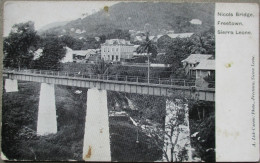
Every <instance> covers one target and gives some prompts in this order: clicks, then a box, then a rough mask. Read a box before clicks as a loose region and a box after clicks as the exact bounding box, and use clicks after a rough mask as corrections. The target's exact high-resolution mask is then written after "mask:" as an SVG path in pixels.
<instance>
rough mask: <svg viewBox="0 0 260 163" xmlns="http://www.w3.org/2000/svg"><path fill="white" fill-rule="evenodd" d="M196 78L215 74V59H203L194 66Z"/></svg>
mask: <svg viewBox="0 0 260 163" xmlns="http://www.w3.org/2000/svg"><path fill="white" fill-rule="evenodd" d="M195 70H196V79H199V78H204V77H206V76H209V75H215V60H213V59H209V60H203V61H201V62H200V63H199V64H198V66H196V68H195Z"/></svg>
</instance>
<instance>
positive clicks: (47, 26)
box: [38, 21, 69, 32]
mask: <svg viewBox="0 0 260 163" xmlns="http://www.w3.org/2000/svg"><path fill="white" fill-rule="evenodd" d="M67 23H69V21H62V22H53V23H50V24H47V25H45V26H43V27H41V28H40V29H39V30H38V31H39V32H41V31H46V30H48V29H51V28H55V27H59V26H64V25H66V24H67Z"/></svg>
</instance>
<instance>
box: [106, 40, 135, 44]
mask: <svg viewBox="0 0 260 163" xmlns="http://www.w3.org/2000/svg"><path fill="white" fill-rule="evenodd" d="M103 45H133V44H131V43H130V41H126V40H125V39H110V40H106V42H105V43H104V44H103Z"/></svg>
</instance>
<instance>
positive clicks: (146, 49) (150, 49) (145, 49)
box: [137, 32, 157, 58]
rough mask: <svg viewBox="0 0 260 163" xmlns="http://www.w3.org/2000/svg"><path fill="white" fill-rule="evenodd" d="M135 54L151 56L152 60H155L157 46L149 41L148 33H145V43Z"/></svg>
mask: <svg viewBox="0 0 260 163" xmlns="http://www.w3.org/2000/svg"><path fill="white" fill-rule="evenodd" d="M137 53H147V54H152V58H156V55H157V46H156V45H155V44H154V43H153V42H152V40H150V39H149V32H147V33H146V39H145V41H144V42H143V43H141V45H140V46H139V47H138V48H137Z"/></svg>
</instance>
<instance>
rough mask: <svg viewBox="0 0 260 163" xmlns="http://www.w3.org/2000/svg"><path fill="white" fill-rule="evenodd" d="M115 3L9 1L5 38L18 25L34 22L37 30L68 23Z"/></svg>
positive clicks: (5, 17)
mask: <svg viewBox="0 0 260 163" xmlns="http://www.w3.org/2000/svg"><path fill="white" fill-rule="evenodd" d="M116 3H118V2H113V1H110V2H109V1H100V2H97V1H96V2H94V1H65V2H64V1H63V2H61V1H60V2H57V1H56V2H55V1H45V2H44V1H42V2H39V1H38V2H37V1H35V2H32V1H27V2H26V1H17V2H15V1H8V2H6V3H5V6H4V36H7V35H8V34H9V32H10V30H11V28H12V26H13V25H14V24H16V23H21V22H27V21H29V20H31V21H33V22H34V23H35V24H34V25H35V29H36V30H38V29H40V28H41V27H43V26H45V25H47V24H50V23H53V22H60V21H68V20H73V19H77V18H80V17H82V14H85V13H88V14H92V13H93V12H97V11H99V10H100V9H103V8H104V6H111V5H113V4H116Z"/></svg>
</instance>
